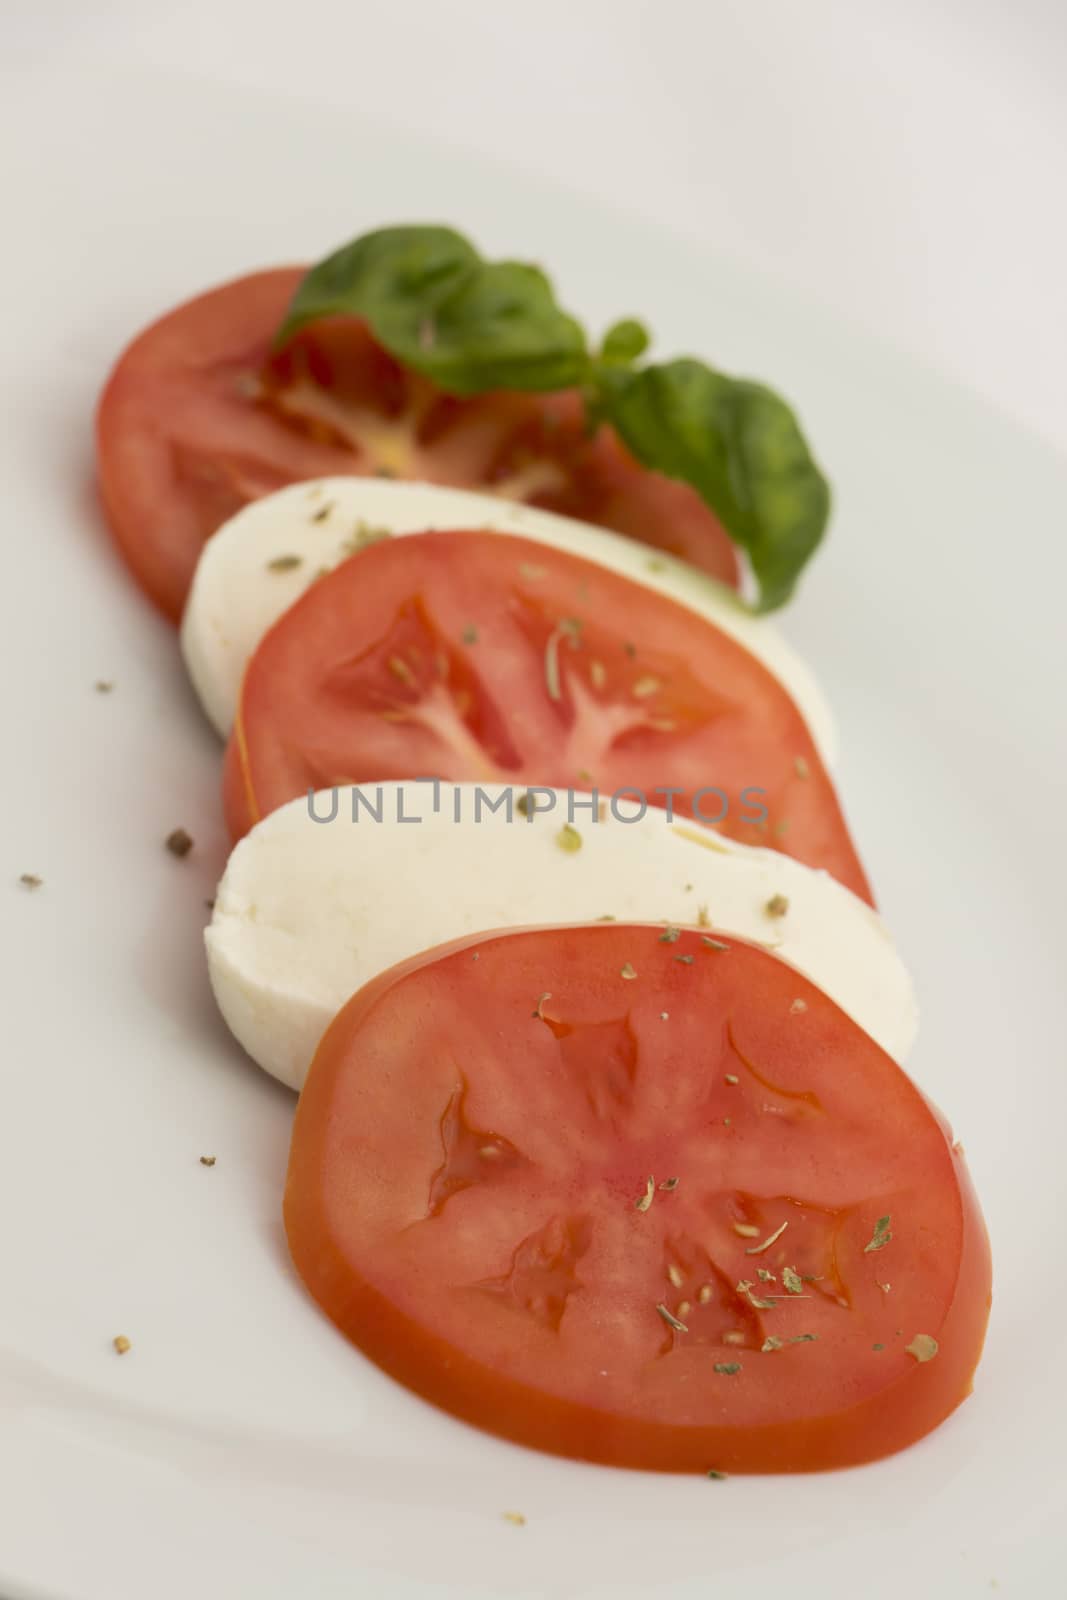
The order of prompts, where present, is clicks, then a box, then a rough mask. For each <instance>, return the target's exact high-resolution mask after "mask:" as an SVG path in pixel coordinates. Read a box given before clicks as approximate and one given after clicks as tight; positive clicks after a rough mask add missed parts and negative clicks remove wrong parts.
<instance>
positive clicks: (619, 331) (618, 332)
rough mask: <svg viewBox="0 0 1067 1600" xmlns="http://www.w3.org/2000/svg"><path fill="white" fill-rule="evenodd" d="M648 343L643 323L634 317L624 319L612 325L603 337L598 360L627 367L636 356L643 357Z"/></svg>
mask: <svg viewBox="0 0 1067 1600" xmlns="http://www.w3.org/2000/svg"><path fill="white" fill-rule="evenodd" d="M650 343H651V340H650V338H649V333H648V329H647V328H646V327H645V325H644V323H643V322H638V321H637V320H636V318H634V317H625V318H624V319H623V320H622V322H616V323H613V324H612V326H611V327H610V328H609V329H608V331H607V333H606V334H605V335H604V340H603V343H602V344H601V346H600V356H599V360H601V361H607V362H609V363H610V364H611V365H612V366H629V365H630V363H631V362H632V361H636V360H637V358H638V356H643V355H644V353H645V351H646V350H647V349H648V347H649V344H650Z"/></svg>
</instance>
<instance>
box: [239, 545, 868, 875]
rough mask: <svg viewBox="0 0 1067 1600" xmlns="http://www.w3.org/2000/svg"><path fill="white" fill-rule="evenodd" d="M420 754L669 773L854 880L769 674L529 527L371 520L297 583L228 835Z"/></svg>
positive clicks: (519, 774)
mask: <svg viewBox="0 0 1067 1600" xmlns="http://www.w3.org/2000/svg"><path fill="white" fill-rule="evenodd" d="M422 776H436V777H440V778H444V779H448V780H453V781H463V780H467V781H477V782H498V783H515V784H546V785H554V786H557V787H561V788H568V787H571V788H579V789H583V790H589V789H593V788H596V789H598V790H599V792H600V793H601V795H605V796H611V795H613V794H615V793H616V792H617V791H619V790H621V789H622V788H624V787H636V788H639V789H642V790H643V791H644V792H645V794H646V795H647V797H648V802H649V804H650V805H660V806H663V805H665V803H666V797H665V796H662V795H661V796H659V797H657V796H656V795H655V794H654V792H653V791H654V790H655V789H656V788H657V787H658V786H667V785H670V786H672V787H673V788H675V789H678V790H680V791H682V792H681V793H679V794H677V795H676V796H675V797H674V800H673V806H674V809H675V810H676V811H677V812H678V813H679V814H680V815H686V816H692V815H695V816H696V819H697V820H701V821H708V822H714V821H715V820H716V819H717V818H719V817H720V815H721V813H722V812H723V811H724V809H725V813H726V814H725V816H724V817H722V821H721V831H722V832H723V833H725V834H727V835H728V836H729V837H730V838H733V839H737V840H739V841H740V842H741V843H744V844H758V845H759V844H761V845H769V846H771V847H772V848H774V849H777V850H782V851H784V852H785V853H786V854H788V855H791V856H794V857H795V858H796V859H797V860H799V861H803V862H806V863H807V864H808V865H809V866H813V867H824V868H826V870H827V871H828V872H831V873H832V874H833V875H834V876H835V877H836V878H839V879H840V880H841V882H842V883H845V884H847V886H848V887H849V888H850V889H853V890H854V891H855V892H856V893H857V894H859V895H862V896H863V898H864V899H867V900H870V898H871V894H870V888H869V886H868V883H867V879H866V877H865V875H864V872H863V868H862V866H861V865H860V862H859V859H858V857H857V855H856V852H855V849H854V847H853V845H852V841H851V840H850V838H849V835H848V830H847V828H846V826H845V822H844V819H843V817H842V814H841V808H840V805H839V803H838V800H837V796H836V795H835V793H834V789H833V786H832V784H831V782H830V779H829V777H828V776H827V773H826V770H825V768H824V767H823V764H822V761H821V760H820V757H819V754H818V752H817V750H816V749H815V746H814V744H813V742H812V738H811V735H810V733H809V732H808V729H807V727H806V725H805V723H804V721H803V718H802V717H801V715H800V713H799V712H798V711H797V709H796V707H795V705H794V704H793V702H792V700H791V699H790V698H789V696H788V694H787V693H786V691H785V690H784V689H783V688H782V686H781V684H780V683H779V682H778V680H777V679H776V678H775V677H774V676H773V674H772V673H770V672H769V671H768V670H767V669H766V668H765V667H764V666H763V665H762V664H761V663H760V662H759V661H758V660H756V658H755V657H753V656H751V655H750V654H749V653H748V651H746V650H745V649H744V648H743V647H742V646H741V645H739V644H737V643H736V642H735V641H734V640H733V639H731V638H730V637H729V636H728V635H726V634H724V633H722V632H720V630H719V629H717V628H715V627H713V626H712V625H711V624H710V623H708V622H707V621H706V620H705V619H704V618H703V617H700V616H698V615H697V614H696V613H694V612H692V611H688V610H686V609H685V607H683V606H681V605H678V604H677V603H676V602H674V601H673V600H669V599H667V598H665V597H664V596H662V595H659V594H656V593H653V592H652V591H650V590H648V589H645V588H644V587H643V586H642V585H641V584H638V583H634V582H633V581H632V580H630V579H628V578H623V577H620V576H618V575H617V574H615V573H613V572H610V571H608V570H607V569H605V568H604V567H600V566H597V565H595V564H594V563H593V562H589V561H585V560H583V559H581V558H580V557H578V556H572V555H570V554H566V553H562V552H559V551H555V550H550V549H548V548H547V547H545V546H544V545H540V544H536V543H534V542H532V541H530V540H527V539H519V538H513V537H511V536H502V535H500V534H494V533H485V532H470V533H466V532H457V533H451V532H450V533H444V532H442V533H427V534H412V535H409V536H405V537H403V538H399V539H392V540H389V539H386V540H381V541H380V542H379V543H377V544H374V545H371V546H368V547H367V548H365V549H364V550H361V551H360V552H359V553H358V554H356V555H354V556H352V557H351V558H350V559H349V560H348V561H345V562H343V563H342V564H341V565H340V566H339V567H337V568H336V569H335V570H334V571H333V572H331V573H329V574H327V575H326V576H324V577H322V578H321V579H319V581H318V582H317V583H315V584H313V585H312V586H311V588H310V589H308V590H307V591H306V593H305V594H304V595H303V596H301V598H300V599H299V600H298V601H297V602H296V603H295V605H293V606H292V607H291V608H290V609H289V610H288V611H287V612H286V613H285V615H284V616H283V617H282V618H281V619H280V620H279V621H278V622H277V623H276V624H275V626H274V627H273V628H272V629H271V630H270V632H269V633H268V634H267V635H266V637H265V638H264V639H263V640H262V642H261V643H260V645H259V648H258V649H257V651H256V653H255V655H254V656H253V658H252V660H251V661H250V663H249V665H248V668H247V671H246V673H245V679H244V684H243V687H242V692H241V699H240V704H239V706H238V712H237V718H236V721H235V726H234V731H233V734H232V735H231V739H230V746H229V750H228V753H227V761H226V781H225V800H226V814H227V820H228V822H229V825H230V829H231V831H232V833H233V835H234V838H235V839H236V838H239V837H241V835H242V834H244V833H245V832H246V831H247V830H248V829H249V828H250V827H251V826H252V825H253V824H254V823H255V822H257V821H258V820H259V818H260V817H261V816H265V815H266V813H267V812H269V811H273V810H274V809H275V808H276V807H278V806H280V805H283V804H284V803H285V802H286V801H287V800H292V799H294V798H296V797H297V796H298V795H302V794H306V792H307V790H308V789H309V788H314V789H322V788H329V787H331V786H333V785H334V784H356V783H364V782H373V781H376V780H379V779H381V780H384V779H390V778H396V779H402V778H415V777H422ZM709 787H711V788H715V789H718V790H720V791H721V794H719V795H716V794H705V795H703V796H700V794H699V791H700V790H701V789H708V788H709ZM753 789H760V790H762V791H764V793H763V795H762V797H760V798H757V799H752V800H749V801H748V802H746V801H745V800H744V798H743V792H744V791H746V790H753ZM723 796H725V801H724V799H723ZM760 805H765V806H766V808H767V812H768V815H767V817H765V818H763V817H760V815H759V811H758V807H759V806H760ZM752 818H756V819H757V820H746V819H752Z"/></svg>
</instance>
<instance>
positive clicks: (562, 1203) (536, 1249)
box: [285, 925, 990, 1472]
mask: <svg viewBox="0 0 1067 1600" xmlns="http://www.w3.org/2000/svg"><path fill="white" fill-rule="evenodd" d="M285 1223H286V1229H287V1232H288V1238H289V1245H290V1249H291V1251H292V1255H293V1259H294V1261H295V1263H296V1266H297V1269H298V1271H299V1272H300V1274H301V1276H302V1277H303V1279H304V1281H305V1283H306V1284H307V1287H308V1288H309V1289H310V1291H311V1293H312V1295H313V1296H314V1297H315V1299H316V1300H317V1301H318V1302H319V1303H320V1304H321V1306H322V1307H323V1309H324V1310H325V1311H326V1313H327V1314H328V1315H329V1316H330V1317H331V1318H332V1319H333V1321H334V1322H335V1323H336V1324H337V1325H338V1327H339V1328H340V1329H341V1330H342V1331H343V1332H344V1333H345V1334H346V1335H347V1336H348V1337H349V1338H350V1339H352V1340H353V1341H354V1342H355V1343H356V1344H357V1345H358V1346H359V1347H360V1348H361V1349H362V1350H363V1351H364V1352H365V1353H366V1354H367V1355H368V1356H370V1357H371V1358H372V1359H373V1360H374V1361H376V1362H377V1363H378V1364H379V1365H380V1366H381V1367H383V1368H384V1369H385V1370H386V1371H387V1372H389V1373H391V1374H392V1375H393V1376H394V1377H396V1378H399V1379H400V1380H401V1381H402V1382H404V1383H406V1384H408V1385H410V1387H411V1388H413V1389H415V1390H416V1391H417V1392H418V1393H419V1394H421V1395H423V1396H424V1397H425V1398H426V1399H428V1400H431V1401H433V1402H434V1403H435V1404H437V1405H439V1406H442V1407H444V1408H445V1409H446V1410H448V1411H451V1412H453V1413H454V1414H455V1415H457V1416H459V1417H463V1418H465V1419H466V1420H467V1421H469V1422H473V1423H476V1424H477V1425H478V1426H479V1427H483V1428H486V1429H488V1430H490V1431H491V1432H493V1433H498V1434H502V1435H504V1436H505V1437H506V1438H509V1439H514V1440H517V1441H519V1442H520V1443H523V1444H527V1445H533V1446H535V1447H537V1448H539V1449H543V1450H548V1451H552V1452H555V1453H557V1454H561V1455H568V1456H576V1457H580V1458H582V1459H584V1460H589V1461H601V1462H607V1463H610V1464H612V1465H615V1466H626V1467H642V1468H651V1469H656V1470H663V1471H689V1470H707V1469H718V1470H721V1471H727V1472H781V1471H814V1470H819V1469H823V1468H828V1467H841V1466H849V1465H852V1464H854V1463H857V1462H862V1461H870V1460H873V1459H875V1458H877V1457H880V1456H884V1455H887V1454H889V1453H891V1452H892V1451H894V1450H899V1449H901V1448H902V1447H903V1446H905V1445H907V1444H910V1443H912V1442H913V1441H914V1440H916V1439H918V1438H920V1437H921V1436H922V1435H923V1434H926V1433H928V1432H929V1431H930V1430H931V1429H932V1428H934V1427H936V1426H937V1424H938V1423H939V1422H941V1421H942V1420H943V1418H945V1417H946V1416H947V1415H948V1414H949V1413H950V1412H951V1411H952V1410H953V1409H954V1408H955V1407H956V1406H957V1405H958V1404H959V1403H960V1401H961V1400H963V1399H964V1398H965V1397H966V1395H967V1394H968V1393H969V1392H970V1387H971V1378H972V1374H973V1372H974V1369H975V1366H976V1365H977V1362H978V1358H979V1355H980V1353H981V1347H982V1341H983V1338H984V1333H985V1326H986V1320H987V1316H988V1309H989V1304H990V1261H989V1248H988V1241H987V1238H986V1233H985V1228H984V1225H983V1223H982V1219H981V1215H980V1213H979V1210H978V1206H977V1202H976V1200H975V1197H974V1194H973V1191H972V1189H971V1186H970V1182H969V1179H968V1177H967V1173H966V1169H965V1166H964V1163H963V1158H962V1154H961V1152H960V1150H959V1148H958V1146H954V1145H953V1144H952V1139H951V1134H950V1132H949V1130H948V1128H947V1126H946V1125H945V1124H944V1122H943V1121H942V1120H941V1119H940V1117H939V1116H938V1114H937V1113H936V1112H935V1111H934V1110H933V1109H932V1107H931V1106H930V1105H929V1104H928V1103H927V1101H926V1100H924V1099H923V1097H922V1095H921V1094H920V1093H919V1091H918V1090H917V1089H916V1088H915V1086H914V1085H913V1084H912V1083H911V1082H910V1080H909V1079H908V1078H907V1077H906V1076H905V1074H904V1073H903V1072H902V1071H901V1070H900V1068H899V1067H897V1066H896V1065H895V1064H894V1063H893V1061H892V1060H891V1059H890V1057H889V1056H887V1055H886V1054H885V1053H884V1051H882V1050H881V1049H880V1048H879V1047H878V1046H877V1045H876V1044H875V1043H874V1042H873V1041H872V1040H871V1039H870V1038H869V1037H868V1036H867V1035H866V1034H865V1033H863V1032H862V1030H861V1029H860V1028H858V1027H857V1026H856V1025H855V1023H853V1022H851V1021H850V1020H849V1019H848V1018H847V1017H846V1016H845V1015H844V1013H843V1012H841V1011H840V1010H838V1008H837V1007H836V1006H835V1005H834V1004H833V1002H832V1001H830V1000H829V999H827V998H826V996H825V995H823V994H822V993H821V991H819V990H818V989H816V988H815V987H814V986H813V985H812V984H810V983H808V982H807V980H806V979H804V978H801V977H800V976H799V975H798V974H797V973H796V972H794V971H793V970H792V969H791V968H790V967H788V966H786V965H785V963H783V962H780V961H778V960H777V959H776V958H775V957H773V956H771V955H768V954H767V953H766V952H765V951H762V950H758V949H755V948H753V947H750V946H745V945H743V944H740V943H733V944H732V945H731V946H730V947H729V948H728V949H723V948H721V947H720V946H715V947H711V946H709V944H708V942H707V939H706V938H705V937H704V936H702V935H700V933H699V932H697V931H689V932H682V933H680V934H679V936H678V937H677V938H667V937H666V936H665V935H664V932H663V930H662V928H651V927H648V926H638V927H627V926H607V925H605V926H591V927H568V928H550V929H538V930H528V929H527V930H521V931H519V932H513V931H512V932H506V933H496V934H488V935H482V936H480V937H479V938H477V939H473V940H472V939H468V940H464V941H460V942H458V943H456V944H453V945H448V946H445V947H443V948H442V949H439V950H431V951H429V952H427V953H425V954H424V955H422V956H419V957H416V958H415V959H414V960H412V961H409V962H406V963H404V964H402V965H401V966H398V967H395V968H394V969H393V970H392V971H391V972H387V973H385V974H384V975H383V976H381V977H379V978H377V979H375V980H374V981H373V982H372V983H370V984H368V985H367V987H366V988H364V989H362V990H361V991H360V992H359V993H358V994H356V995H355V997H354V998H353V999H351V1000H350V1001H349V1002H348V1004H347V1005H346V1006H345V1007H344V1009H343V1010H342V1011H341V1012H340V1013H339V1014H338V1016H337V1018H336V1019H335V1020H334V1022H333V1023H332V1025H331V1027H330V1028H329V1029H328V1031H327V1033H326V1035H325V1036H324V1038H323V1040H322V1042H321V1044H320V1046H319V1049H318V1052H317V1054H316V1056H315V1060H314V1062H313V1064H312V1067H311V1072H310V1075H309V1077H308V1080H307V1084H306V1086H305V1088H304V1091H303V1094H302V1096H301V1099H300V1102H299V1105H298V1107H297V1113H296V1123H295V1127H294V1131H293V1141H292V1149H291V1154H290V1160H289V1172H288V1180H287V1184H286V1190H285Z"/></svg>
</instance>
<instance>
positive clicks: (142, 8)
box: [4, 0, 1067, 448]
mask: <svg viewBox="0 0 1067 1600" xmlns="http://www.w3.org/2000/svg"><path fill="white" fill-rule="evenodd" d="M4 11H5V14H6V16H7V18H8V21H7V23H6V24H5V27H4V32H5V34H6V40H5V43H6V47H7V50H8V51H9V52H14V54H15V57H16V59H18V58H21V57H24V58H25V60H26V62H27V64H30V63H40V62H41V61H42V60H50V61H58V60H59V59H61V58H62V57H63V56H67V57H70V58H72V59H76V60H77V61H79V62H82V63H90V64H91V63H92V62H93V61H94V60H95V61H100V62H101V63H106V62H108V61H110V60H112V59H114V58H116V57H117V56H119V55H120V54H121V56H122V57H123V59H129V58H130V57H131V56H132V57H133V58H134V59H143V60H145V61H150V62H153V63H166V64H168V65H171V66H174V67H177V68H183V67H187V68H189V69H194V70H197V71H200V72H205V71H206V72H209V73H210V74H212V75H213V76H216V77H220V78H223V79H232V80H234V81H238V82H242V83H247V84H253V85H256V86H258V87H267V88H274V89H276V90H278V91H281V92H284V93H286V94H293V95H302V96H309V97H312V98H315V99H317V100H327V101H331V102H334V103H336V104H340V105H346V104H350V105H352V106H354V107H355V108H356V109H358V110H359V111H361V112H363V113H365V114H369V115H371V116H372V117H374V118H376V119H377V118H381V119H382V120H383V121H384V122H385V123H386V124H388V123H394V124H396V125H399V126H403V127H405V128H408V129H411V130H412V131H415V132H422V131H428V132H430V133H432V134H433V135H434V136H435V138H438V139H440V140H443V141H446V142H451V143H454V144H456V145H458V146H461V147H465V148H474V149H478V150H480V151H483V152H485V151H488V152H491V153H492V154H493V155H494V156H495V157H496V158H498V159H499V160H501V161H504V162H507V163H511V164H513V165H515V166H516V167H520V168H523V169H525V170H531V169H532V170H534V171H536V172H538V173H540V174H542V175H544V176H548V177H551V178H553V179H555V180H558V181H560V182H562V183H564V184H566V185H568V186H569V187H571V188H573V189H578V190H584V191H589V192H591V193H596V194H598V195H600V196H601V197H602V198H605V199H608V200H610V202H611V203H612V204H613V205H615V206H617V207H618V208H620V209H624V210H626V211H629V212H631V213H637V214H640V215H643V216H646V217H650V218H653V219H655V220H657V221H662V222H664V223H667V224H669V225H670V226H671V227H672V228H674V229H676V230H679V231H681V232H685V233H688V234H690V235H694V236H697V237H699V238H701V239H702V240H705V241H708V242H710V243H712V244H713V245H714V246H715V248H716V249H717V251H719V252H720V253H721V254H722V255H723V256H725V257H729V258H732V259H733V260H735V261H741V262H744V263H746V264H748V265H750V266H751V267H752V268H753V270H756V271H759V272H761V273H765V274H768V275H771V276H773V277H775V278H777V279H779V280H780V281H781V280H784V281H785V282H787V283H789V284H790V285H792V286H794V287H795V288H796V289H798V290H800V291H801V293H802V294H803V295H804V296H806V297H809V298H810V297H816V298H818V299H819V300H820V301H822V302H824V303H829V304H831V305H833V306H834V307H835V308H836V309H837V311H838V312H839V313H840V314H841V315H843V316H844V317H845V318H847V319H848V320H850V321H853V322H855V323H856V324H858V325H861V326H863V327H865V328H867V329H868V330H870V329H873V330H875V331H877V332H878V333H879V334H880V335H881V336H883V337H885V338H888V339H889V340H891V341H892V342H893V343H895V344H898V345H900V346H902V347H903V348H905V349H907V350H908V351H910V352H911V353H912V354H914V355H917V356H918V357H919V358H920V359H922V360H924V361H927V362H929V363H930V364H932V365H934V366H936V367H938V368H939V369H940V370H941V371H942V372H944V373H947V374H949V375H951V376H954V377H956V378H958V379H961V380H963V381H964V382H965V383H967V384H969V385H970V386H972V387H974V388H976V389H978V390H980V391H981V392H982V393H983V394H984V395H985V396H986V397H987V398H989V399H990V400H991V401H992V402H993V403H994V404H995V405H996V406H997V407H998V408H1000V409H1001V410H1003V411H1006V412H1007V413H1009V414H1011V415H1012V416H1014V417H1015V418H1017V419H1019V420H1021V421H1023V422H1025V423H1028V424H1030V425H1032V426H1033V427H1035V428H1037V429H1039V430H1040V431H1041V432H1043V433H1044V434H1045V436H1046V437H1048V438H1051V439H1053V440H1055V441H1056V442H1057V443H1058V444H1059V445H1060V447H1061V448H1063V447H1065V446H1067V382H1065V376H1064V375H1065V373H1067V292H1065V288H1064V285H1065V284H1067V206H1065V204H1064V171H1065V155H1067V93H1065V85H1067V6H1065V5H1064V3H1063V0H893V3H892V4H886V3H883V0H803V3H801V0H526V3H521V4H520V3H518V0H300V3H299V4H285V5H278V4H275V5H272V4H270V0H185V3H181V0H178V3H169V0H168V3H167V4H166V5H165V6H164V5H160V4H158V0H140V3H137V0H90V3H86V0H43V3H41V0H38V3H36V4H32V5H31V4H29V3H27V0H17V3H16V5H15V6H14V7H13V8H12V9H11V10H8V9H7V7H4ZM9 60H10V56H9ZM86 70H90V71H91V70H92V67H91V65H89V66H88V67H87V69H86ZM45 114H47V115H58V116H62V108H61V107H60V108H55V107H49V108H45ZM130 132H131V138H136V129H131V130H130ZM388 155H389V152H388V148H387V147H383V149H382V160H383V162H386V161H388ZM235 198H236V197H235ZM442 220H450V221H455V220H458V219H453V218H449V219H442ZM339 242H340V241H339ZM250 265H251V263H250ZM635 309H638V310H640V309H641V308H635ZM771 376H772V377H773V374H771Z"/></svg>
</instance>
